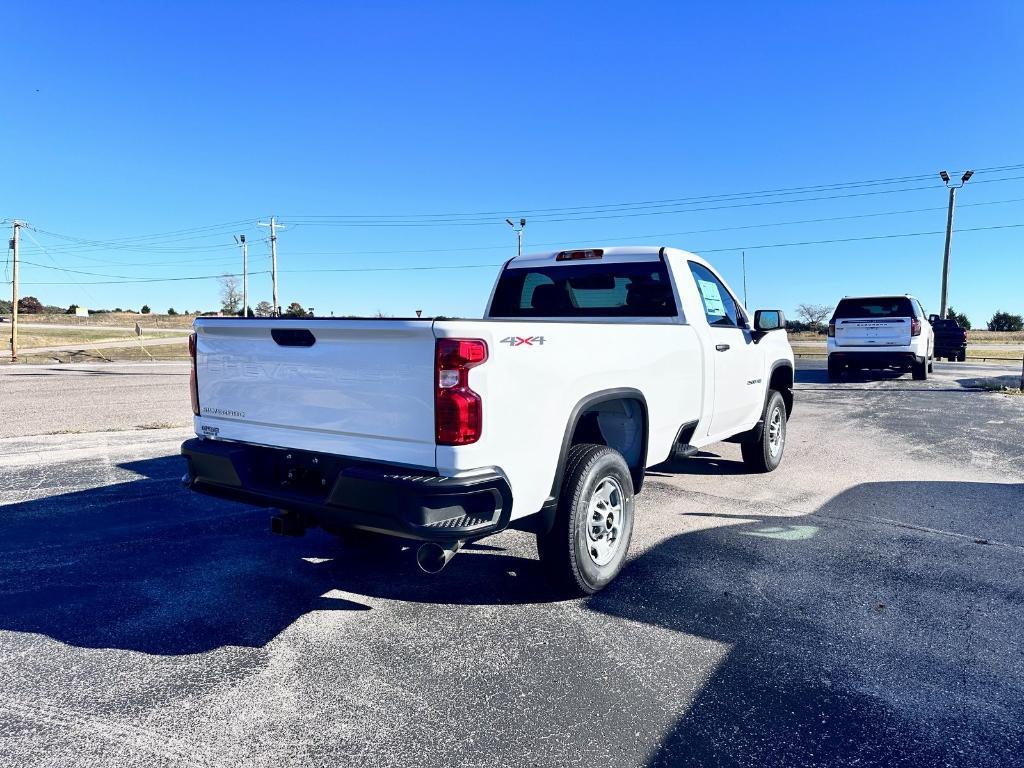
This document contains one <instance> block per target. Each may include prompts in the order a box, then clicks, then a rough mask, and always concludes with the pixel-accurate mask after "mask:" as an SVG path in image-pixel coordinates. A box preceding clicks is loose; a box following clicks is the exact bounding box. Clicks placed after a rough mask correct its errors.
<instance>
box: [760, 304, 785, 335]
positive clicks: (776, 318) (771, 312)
mask: <svg viewBox="0 0 1024 768" xmlns="http://www.w3.org/2000/svg"><path fill="white" fill-rule="evenodd" d="M785 327H786V316H785V315H784V314H783V312H782V310H781V309H759V310H757V311H756V312H754V330H755V331H758V332H760V333H768V331H778V330H781V329H783V328H785Z"/></svg>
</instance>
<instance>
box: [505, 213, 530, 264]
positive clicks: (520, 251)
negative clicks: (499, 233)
mask: <svg viewBox="0 0 1024 768" xmlns="http://www.w3.org/2000/svg"><path fill="white" fill-rule="evenodd" d="M505 223H506V224H508V225H509V226H510V227H512V231H513V232H515V233H516V240H517V242H518V244H519V247H518V249H517V250H516V253H517V254H518V255H519V256H522V255H523V230H524V229H526V219H519V228H518V229H516V225H515V223H514V222H513V221H512V219H505Z"/></svg>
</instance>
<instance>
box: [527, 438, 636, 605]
mask: <svg viewBox="0 0 1024 768" xmlns="http://www.w3.org/2000/svg"><path fill="white" fill-rule="evenodd" d="M633 509H634V499H633V479H632V477H631V475H630V473H629V466H628V465H627V464H626V460H625V459H624V458H623V457H622V454H621V453H619V452H618V451H616V450H614V449H612V448H608V447H607V446H604V445H595V444H584V445H574V446H573V447H572V449H571V450H570V451H569V456H568V458H567V459H566V468H565V479H564V481H563V482H562V489H561V494H560V495H559V499H558V509H557V511H556V513H555V520H554V524H553V525H552V526H551V530H550V531H548V532H547V533H541V534H538V535H537V551H538V553H539V555H540V561H541V564H542V565H543V566H544V569H545V570H546V571H547V572H548V575H549V576H550V577H551V579H552V581H553V582H554V583H555V584H556V585H557V586H559V587H561V588H564V589H566V590H568V591H570V592H572V593H573V594H577V595H592V594H594V593H595V592H597V591H598V590H600V589H602V588H604V587H605V586H606V585H607V584H608V583H609V582H610V581H611V580H612V579H614V578H615V577H616V576H617V575H618V573H619V571H620V570H622V564H623V563H624V562H625V561H626V552H627V551H628V549H629V541H630V538H631V537H632V535H633Z"/></svg>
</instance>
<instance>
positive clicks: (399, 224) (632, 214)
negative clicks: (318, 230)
mask: <svg viewBox="0 0 1024 768" xmlns="http://www.w3.org/2000/svg"><path fill="white" fill-rule="evenodd" d="M1021 179H1024V176H1013V177H1008V178H1003V179H988V180H987V182H988V183H993V182H1005V181H1019V180H1021ZM983 181H984V180H983ZM977 183H982V182H977ZM934 188H935V187H934V185H931V184H929V185H927V186H918V187H901V188H899V189H880V190H871V191H868V192H852V193H846V194H841V195H819V196H817V197H803V198H799V199H792V200H760V201H756V202H740V203H728V204H725V205H709V206H703V207H686V208H673V209H669V210H657V211H651V210H642V211H627V212H620V213H609V214H595V215H593V216H573V217H566V218H546V219H545V218H536V219H533V220H534V221H537V222H540V223H542V224H562V223H567V222H581V221H603V220H608V219H625V218H636V217H639V216H665V215H672V214H677V213H702V212H706V211H722V210H731V209H734V208H752V207H760V206H766V205H791V204H794V203H812V202H820V201H822V200H842V199H848V198H855V197H867V196H874V195H890V194H896V193H902V192H919V191H922V190H932V189H934ZM289 220H290V221H295V219H289ZM297 223H300V224H303V225H305V226H334V227H368V228H399V229H400V228H406V227H417V228H418V227H483V226H494V225H495V222H494V221H493V220H479V221H473V220H448V221H444V220H434V221H425V222H411V221H395V222H390V221H389V222H365V221H362V222H348V221H329V222H328V221H320V222H312V221H302V220H301V219H299V220H298V222H297Z"/></svg>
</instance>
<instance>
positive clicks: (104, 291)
mask: <svg viewBox="0 0 1024 768" xmlns="http://www.w3.org/2000/svg"><path fill="white" fill-rule="evenodd" d="M970 5H972V4H966V3H919V4H914V3H910V4H900V7H898V8H897V6H896V5H894V4H885V3H851V4H848V5H846V6H841V5H839V4H833V3H828V4H823V3H788V4H755V3H740V4H734V5H731V6H726V5H725V4H708V5H707V6H697V5H688V4H681V3H665V4H660V5H659V4H655V3H651V4H635V3H633V4H628V3H621V4H611V3H580V4H554V3H524V2H520V3H515V4H506V5H501V4H497V3H489V4H479V3H468V2H466V3H429V4H415V3H374V4H355V3H320V4H317V3H302V4H262V3H245V4H214V3H202V4H200V3H189V2H181V3H175V4H170V5H164V6H162V7H156V6H155V5H147V4H136V3H123V4H121V3H116V2H112V3H105V4H101V5H92V6H88V7H86V6H80V7H77V8H76V7H73V6H71V4H63V3H61V4H48V3H32V4H20V6H19V7H11V8H8V10H7V12H6V17H5V19H6V22H7V23H6V24H5V28H6V29H7V30H8V34H7V35H6V36H5V43H4V46H5V51H4V56H3V71H4V73H5V75H6V76H5V77H4V82H5V84H6V86H7V87H6V96H7V99H6V105H5V110H4V117H3V118H2V119H0V142H2V145H3V147H4V152H3V161H2V162H3V170H4V173H3V177H4V181H5V183H4V184H3V189H2V192H0V217H6V218H8V219H10V218H14V217H18V218H21V219H24V220H27V221H28V222H29V223H30V224H31V225H32V226H33V228H34V229H32V230H28V231H27V233H26V236H25V237H24V239H23V245H24V248H23V251H22V256H23V259H24V261H25V266H24V268H23V272H22V280H23V282H24V284H25V285H24V288H23V293H26V294H28V293H30V294H33V295H36V296H38V297H39V298H40V299H42V300H43V301H44V302H46V303H55V304H68V303H71V302H77V303H80V304H84V305H87V306H91V307H99V306H107V307H110V306H115V305H117V306H122V307H129V306H130V307H132V308H138V307H139V306H140V305H141V304H143V303H148V304H149V305H151V306H152V307H153V308H154V309H155V310H159V311H163V310H164V309H166V308H167V307H169V306H174V307H175V308H177V309H178V310H179V311H180V310H182V309H186V308H187V309H194V308H196V307H202V308H203V309H210V308H214V307H215V306H216V305H217V293H218V286H217V282H216V281H215V280H178V281H174V282H145V283H139V282H134V283H128V282H115V283H113V284H97V283H100V282H111V281H115V280H117V281H120V280H123V278H131V279H135V280H138V279H147V280H154V279H156V278H160V279H163V278H171V277H174V278H181V277H193V276H202V275H211V274H213V275H215V274H219V273H223V272H226V271H239V270H240V261H241V259H240V257H239V255H238V252H237V249H236V248H235V247H234V243H233V240H232V237H231V235H232V234H233V233H240V232H245V233H247V235H248V237H249V239H250V241H252V247H251V249H250V257H251V258H250V261H251V269H253V270H254V271H260V270H261V269H266V268H267V267H268V256H267V254H268V250H267V245H266V243H265V242H263V241H262V239H263V238H265V237H266V231H265V230H261V229H259V228H257V227H256V226H255V222H256V221H257V220H258V219H261V218H265V217H267V216H269V215H271V214H276V215H277V216H278V217H280V219H281V220H282V221H283V222H284V223H285V224H288V225H289V226H288V227H287V228H286V229H284V230H282V231H281V233H280V239H279V261H280V269H281V275H280V285H281V300H282V303H284V304H287V303H288V302H290V301H294V300H297V301H300V302H301V303H302V304H304V305H305V306H307V307H308V306H313V307H315V308H316V310H317V312H318V314H328V313H330V312H331V311H334V312H336V313H338V314H343V313H346V314H347V313H356V314H358V313H369V312H376V311H382V312H386V313H389V314H399V315H408V314H411V313H412V311H413V310H414V309H423V310H424V312H425V313H426V314H428V315H429V314H435V313H437V314H449V315H464V316H474V315H479V313H480V312H481V311H482V309H483V304H484V302H485V300H486V297H487V294H488V292H489V290H490V287H491V283H492V281H493V278H494V276H495V274H496V268H495V267H492V266H486V265H493V264H497V263H500V262H501V261H503V260H504V259H505V258H507V257H508V256H510V255H512V254H513V253H514V248H515V237H514V235H513V233H512V232H511V231H510V230H509V228H508V226H507V225H506V224H505V223H504V218H505V217H506V216H513V217H518V216H519V215H520V214H522V213H523V212H524V211H530V212H531V213H525V214H523V215H526V217H527V218H528V219H529V222H528V224H527V227H526V233H525V235H526V237H525V241H526V246H527V250H551V249H554V248H557V247H559V246H563V245H574V244H638V243H653V244H666V245H674V246H678V247H682V248H687V249H690V250H694V251H697V252H699V253H703V254H705V255H706V256H707V257H708V258H709V259H711V260H712V261H713V262H714V263H715V264H716V265H718V266H719V267H720V268H721V269H722V271H723V272H724V273H725V275H726V277H727V279H729V280H730V281H731V282H732V283H733V285H734V287H736V288H737V290H741V284H742V278H741V273H740V250H741V249H742V248H743V247H748V250H747V282H748V288H749V295H750V301H749V302H748V303H749V304H750V305H751V307H752V308H753V307H762V306H781V307H782V308H784V309H786V310H787V311H789V312H791V311H792V310H793V308H794V307H795V305H796V304H797V303H799V302H803V301H807V302H817V303H829V304H831V303H834V302H835V301H836V299H837V298H838V297H840V296H842V295H843V294H856V293H863V292H873V291H898V292H911V293H914V294H916V295H918V296H919V297H920V298H921V299H922V300H923V301H924V303H925V306H926V308H927V309H929V310H930V311H932V310H934V309H935V308H936V307H937V304H938V292H939V278H940V265H941V257H942V246H943V235H942V234H933V235H924V236H915V237H898V238H888V239H876V240H857V241H853V242H846V243H829V244H818V245H806V246H790V247H763V246H766V245H777V244H782V243H794V242H807V241H822V240H839V239H847V238H864V237H874V236H879V235H893V234H907V233H919V232H941V230H943V228H944V226H945V211H944V208H945V203H946V193H945V190H944V189H943V187H942V185H941V182H940V181H939V180H938V179H937V177H936V176H934V175H932V174H937V172H938V170H940V169H942V168H948V169H949V170H950V171H951V172H957V175H959V173H958V172H959V171H962V170H963V169H964V168H999V167H1003V166H1011V165H1019V164H1022V163H1024V146H1022V142H1021V137H1022V136H1024V100H1022V99H1021V98H1020V94H1021V91H1020V84H1021V82H1024V51H1022V48H1021V45H1020V40H1021V39H1022V38H1024V6H1022V5H1021V4H1019V3H1012V2H1006V3H990V4H984V6H979V5H974V7H969V6H970ZM897 177H912V178H909V179H908V180H907V181H905V182H898V183H890V184H880V185H871V186H864V187H847V188H842V189H838V190H837V189H831V190H825V191H817V192H804V193H800V194H796V195H777V196H771V197H749V196H746V197H736V198H731V199H730V200H728V201H725V202H723V201H722V200H721V199H718V200H717V201H707V198H710V197H713V196H721V195H731V194H734V193H750V192H757V191H761V190H774V189H781V188H794V187H811V186H815V185H833V184H839V183H843V182H854V181H862V180H878V179H893V178H897ZM925 177H927V178H925ZM1018 177H1021V178H1018ZM894 190H902V191H894ZM854 193H857V194H854ZM841 195H842V196H841ZM682 198H703V199H705V202H703V203H701V202H696V201H692V202H689V203H685V204H674V205H667V206H663V207H661V208H652V207H643V206H639V207H633V208H629V209H622V208H620V209H614V210H608V209H604V210H602V211H598V212H594V211H591V212H589V213H588V214H587V215H583V214H584V212H583V211H579V210H577V211H572V212H567V213H564V214H542V213H534V212H535V211H537V210H539V209H557V208H577V207H584V206H603V205H606V204H619V203H632V202H641V201H657V200H679V199H682ZM809 198H819V199H809ZM820 198H829V199H820ZM958 200H959V203H960V207H958V211H957V219H956V224H957V227H958V228H960V230H961V231H958V232H957V233H956V235H955V237H954V242H953V268H952V277H951V289H950V296H951V302H952V304H953V305H954V306H955V307H957V308H958V309H960V310H963V311H966V312H967V313H968V314H969V315H970V316H971V317H972V319H973V320H974V321H975V322H976V323H977V322H978V321H979V320H984V319H986V318H987V317H988V316H989V315H991V313H992V312H993V311H994V310H995V309H997V308H1001V309H1006V310H1012V311H1014V312H1022V311H1024V291H1022V287H1024V258H1022V255H1024V227H1010V228H1003V229H988V230H983V229H979V228H983V227H996V226H1000V227H1001V226H1004V225H1021V224H1024V202H1022V200H1024V167H1022V168H1018V169H1014V170H1006V171H989V172H986V173H979V174H978V175H977V176H975V178H974V179H973V180H972V181H971V182H970V183H969V184H968V185H967V187H966V188H965V189H964V190H963V192H962V193H961V195H960V196H959V198H958ZM709 208H712V209H714V210H707V209H709ZM694 209H700V210H694ZM920 209H925V210H920ZM902 211H912V212H910V213H896V212H902ZM423 214H481V215H475V216H468V217H463V216H444V217H439V218H443V219H445V221H443V222H440V223H435V222H428V221H425V219H423V218H416V217H415V216H416V215H423ZM599 214H600V216H599ZM609 214H615V215H614V217H611V218H609V217H608V216H609ZM625 214H628V215H625ZM868 214H870V215H868ZM876 214H877V215H876ZM340 216H350V217H353V216H354V217H358V216H364V217H367V216H382V217H389V216H390V217H396V216H402V217H405V216H413V218H403V219H401V220H400V221H401V225H400V226H396V223H397V222H398V221H399V220H397V219H394V218H392V219H382V218H373V219H370V218H363V219H340V218H326V219H318V218H315V217H340ZM601 216H604V217H603V218H602V217H601ZM853 217H858V218H853ZM452 219H457V221H452ZM811 219H832V220H831V221H816V222H809V221H808V220H811ZM836 219H838V220H836ZM342 222H345V223H346V225H344V226H341V225H339V224H340V223H342ZM355 222H359V224H360V225H358V226H354V225H353V224H354V223H355ZM785 222H803V223H785ZM424 223H429V224H430V225H429V226H422V225H423V224H424ZM368 224H370V225H371V226H367V225H368ZM410 224H414V225H415V226H410ZM971 229H976V230H977V231H968V230H971ZM702 230H718V231H714V232H708V231H702ZM172 232H174V233H177V234H164V233H172ZM687 233H688V234H687ZM153 235H156V236H153ZM69 237H70V238H77V240H73V239H66V238H69ZM129 238H133V239H129ZM81 240H86V241H91V242H89V243H82V242H80V241H81ZM456 249H458V250H456ZM478 265H485V266H478ZM414 267H415V268H421V267H455V268H452V269H413V268H414ZM58 268H59V269H58ZM324 269H336V270H342V269H344V270H359V269H378V270H388V271H366V272H358V271H348V272H322V271H321V272H316V271H305V272H304V271H302V270H324ZM61 270H76V271H75V272H70V271H61ZM82 273H94V274H82ZM106 275H114V276H117V277H105V276H106ZM0 278H2V279H8V273H7V272H6V271H5V268H4V266H3V265H2V264H0ZM56 282H63V283H71V284H66V285H45V284H44V283H56ZM250 286H251V287H250V292H251V295H252V302H251V303H255V302H256V301H258V300H260V299H269V297H270V281H269V278H268V276H266V275H254V276H253V277H252V278H251V284H250Z"/></svg>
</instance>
